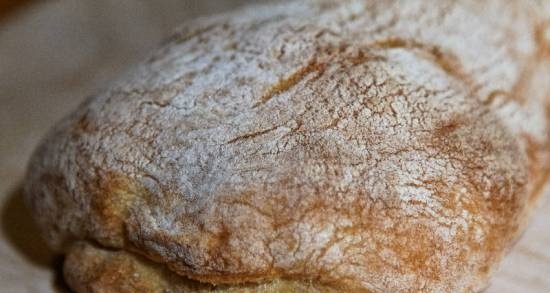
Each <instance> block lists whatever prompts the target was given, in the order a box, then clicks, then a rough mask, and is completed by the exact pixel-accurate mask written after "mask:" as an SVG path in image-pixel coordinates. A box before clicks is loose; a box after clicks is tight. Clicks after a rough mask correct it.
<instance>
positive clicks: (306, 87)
mask: <svg viewBox="0 0 550 293" xmlns="http://www.w3.org/2000/svg"><path fill="white" fill-rule="evenodd" d="M535 3H536V2H529V1H519V0H518V1H498V0H490V1H483V2H482V3H480V2H479V1H473V0H472V1H470V0H462V1H451V0H449V1H435V0H434V1H406V2H405V1H403V2H400V1H375V0H372V1H367V0H346V1H339V2H334V1H321V0H318V1H291V2H288V3H285V4H273V5H268V6H262V7H252V8H248V10H244V11H241V12H235V13H233V14H226V15H221V16H216V17H212V18H206V19H201V20H198V21H196V22H194V23H193V24H188V25H187V26H185V27H184V28H183V29H182V31H181V32H180V33H178V34H176V35H175V36H174V37H173V38H172V39H171V40H170V41H169V42H168V44H166V46H165V47H164V48H163V49H162V50H160V51H158V52H157V53H156V54H155V55H154V56H152V57H151V58H150V59H149V60H148V61H147V62H146V63H144V64H143V65H142V66H140V67H139V68H138V69H137V71H136V72H135V74H134V75H132V76H130V77H127V78H126V79H125V80H123V81H122V82H120V83H119V84H118V85H116V86H114V87H113V88H112V89H111V90H109V91H108V92H106V93H104V94H103V95H101V96H98V97H96V98H93V99H90V100H88V101H87V102H86V103H85V104H83V105H82V106H81V107H80V108H79V109H78V110H77V111H76V112H75V113H73V115H71V116H70V117H68V118H67V119H65V120H64V121H63V122H61V123H60V124H59V125H58V126H57V127H56V128H55V129H54V130H53V131H52V133H51V134H50V135H49V136H48V138H47V139H46V140H45V142H44V143H43V145H42V146H41V148H40V149H39V150H38V151H37V153H36V154H35V156H34V157H33V160H32V162H31V167H30V168H29V176H28V181H27V183H26V187H25V188H26V194H27V197H28V199H29V203H30V204H31V207H32V208H33V210H34V213H35V215H36V216H37V218H39V219H40V220H39V223H40V224H41V226H42V228H43V231H44V233H45V234H46V236H47V238H48V240H49V241H50V243H51V244H52V246H54V247H57V248H59V249H61V250H64V251H67V250H68V249H69V247H71V246H72V245H73V243H74V242H75V240H93V241H95V242H97V243H98V244H99V245H101V246H102V247H106V248H109V249H116V250H118V251H119V252H118V253H119V254H126V255H131V254H130V253H129V252H132V253H136V254H139V255H142V256H144V257H146V258H148V259H150V260H153V261H155V262H160V263H163V264H165V265H166V267H167V268H168V269H169V270H170V271H172V272H174V273H176V274H179V275H181V276H185V277H187V278H190V279H193V280H195V281H202V282H208V283H212V284H229V285H238V284H241V283H245V282H260V283H262V282H263V283H269V282H271V281H270V280H273V279H293V280H302V281H303V282H305V283H308V282H313V283H315V284H324V285H326V286H329V287H331V286H332V287H335V288H336V287H337V288H339V289H341V290H345V291H348V292H377V293H378V292H475V291H478V290H480V289H481V288H483V287H484V286H485V284H486V282H487V279H488V277H489V275H490V273H491V272H492V271H493V270H494V269H495V268H496V266H497V264H498V262H499V260H500V259H501V258H502V256H503V254H504V253H505V251H506V249H507V248H508V247H509V246H510V245H511V243H512V242H513V240H514V238H515V237H516V235H517V234H518V232H519V231H520V230H521V227H522V226H523V225H524V224H525V222H526V215H527V213H528V210H529V206H530V204H532V203H533V201H534V199H535V198H536V196H537V194H538V193H539V192H540V190H541V189H542V186H543V185H544V184H546V182H547V178H548V167H547V166H549V165H550V156H549V155H548V154H549V146H550V143H549V141H550V139H549V138H550V127H549V125H548V120H549V114H548V109H549V108H550V106H549V104H550V103H549V101H548V97H549V93H550V89H549V88H548V84H549V83H548V80H547V79H545V78H541V76H547V75H544V74H541V73H544V72H546V70H547V68H548V67H545V66H541V64H546V63H545V62H548V54H547V53H545V52H547V48H548V43H550V42H547V40H546V39H545V38H544V37H542V36H543V35H545V34H544V33H541V32H540V31H541V30H543V31H544V30H545V28H544V24H545V23H546V22H545V21H544V19H543V16H542V13H543V12H542V11H543V10H537V6H536V5H535ZM497 16H498V17H497ZM464 19H467V20H468V21H463V20H464ZM541 26H542V27H543V28H542V29H541ZM473 32H475V33H473ZM541 52H542V53H541ZM534 72H535V73H534ZM77 251H80V252H78V253H73V254H76V255H81V254H83V255H87V254H86V253H85V251H84V252H82V251H81V250H77ZM99 251H100V250H98V251H94V252H93V253H92V256H90V258H91V259H94V258H95V257H99V256H96V255H103V252H101V253H100V252H99ZM132 257H134V256H132ZM78 259H79V257H72V258H71V257H69V259H68V265H67V266H69V267H78V262H79V261H78ZM109 259H113V258H111V257H109ZM114 259H118V258H117V257H115V258H114ZM126 259H127V258H126V257H123V258H122V259H120V260H119V261H118V260H117V261H114V263H116V264H117V266H120V267H119V268H118V269H116V271H114V272H112V274H114V275H116V274H119V275H120V276H123V275H125V274H128V272H129V271H132V267H131V266H129V265H127V264H128V263H127V261H126ZM103 262H105V260H102V261H101V262H99V263H95V262H91V265H90V268H89V269H86V267H85V266H84V267H83V268H84V269H83V270H82V272H81V273H78V272H79V271H78V270H76V271H75V272H76V273H75V274H76V275H68V278H69V279H72V280H73V281H71V282H70V283H71V284H73V286H74V287H75V288H77V291H79V292H81V291H82V292H88V291H85V290H89V289H86V288H85V287H82V286H86V285H85V284H88V283H93V282H90V281H87V280H89V279H87V278H90V277H92V276H95V274H96V273H95V272H97V271H99V269H98V268H100V267H101V266H102V263H103ZM117 266H114V267H117ZM129 268H130V269H129ZM128 270H129V271H128ZM69 271H71V272H72V271H73V270H69ZM127 271H128V272H127ZM94 278H96V277H94ZM105 278H107V279H105ZM96 279H98V280H100V281H98V282H99V283H100V284H102V285H100V286H106V288H107V287H108V286H113V288H117V290H122V289H121V287H117V286H130V287H129V288H131V289H132V290H141V289H139V288H141V287H140V286H146V285H151V286H153V285H152V284H153V283H154V284H161V283H162V282H160V281H159V282H160V283H159V282H157V281H150V284H149V283H147V284H145V283H143V282H141V281H140V282H138V283H135V284H134V283H131V282H130V283H122V282H121V283H117V282H118V281H117V280H119V279H121V278H116V279H112V280H111V279H110V277H109V275H105V276H103V275H101V276H98V277H97V278H96ZM111 281H112V282H111ZM132 286H133V287H132ZM155 286H157V285H155ZM144 288H146V287H144ZM147 288H148V287H147ZM148 289H150V288H148ZM128 290H130V289H128ZM151 290H152V289H151ZM130 291H131V290H130Z"/></svg>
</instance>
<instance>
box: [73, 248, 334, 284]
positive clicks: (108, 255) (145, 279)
mask: <svg viewBox="0 0 550 293" xmlns="http://www.w3.org/2000/svg"><path fill="white" fill-rule="evenodd" d="M63 271H64V278H65V280H66V281H67V283H68V284H69V285H70V286H71V288H73V289H75V290H76V291H77V292H79V293H97V292H133V293H161V292H163V293H166V292H170V293H336V292H341V290H339V289H338V288H332V287H328V286H322V285H319V284H314V282H312V281H305V280H280V279H275V280H268V281H266V282H262V283H259V284H237V285H217V286H216V285H212V284H209V283H201V282H198V281H195V280H191V279H187V278H185V277H182V276H179V275H177V274H174V273H173V272H171V271H170V270H168V269H166V268H165V267H164V266H162V265H161V264H156V263H154V262H152V261H150V260H148V259H146V258H143V257H140V256H138V255H136V254H133V253H130V252H127V251H119V250H109V249H104V248H101V247H99V246H97V245H93V244H89V243H86V242H77V243H75V244H73V245H72V247H71V248H70V249H69V251H68V253H67V258H66V260H65V262H64V268H63Z"/></svg>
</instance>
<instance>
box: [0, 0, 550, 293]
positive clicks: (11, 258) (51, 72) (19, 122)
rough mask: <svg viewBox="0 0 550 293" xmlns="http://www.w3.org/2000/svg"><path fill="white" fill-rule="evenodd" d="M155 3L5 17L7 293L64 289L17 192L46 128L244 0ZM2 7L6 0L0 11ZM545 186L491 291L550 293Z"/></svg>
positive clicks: (0, 212)
mask: <svg viewBox="0 0 550 293" xmlns="http://www.w3.org/2000/svg"><path fill="white" fill-rule="evenodd" d="M249 1H252V0H249ZM8 2H9V1H8ZM15 2H17V1H15ZM152 2H153V1H151V2H148V1H135V0H80V1H70V0H58V1H43V2H40V3H38V4H36V5H32V6H31V7H26V8H24V9H23V10H22V11H19V13H16V14H12V16H13V17H9V19H8V21H7V22H1V21H0V222H1V225H0V226H1V227H0V292H3V293H4V292H5V293H10V292H14V293H19V292H33V293H34V292H38V293H51V292H63V290H64V288H63V285H62V282H60V278H59V272H58V271H56V270H54V269H52V268H56V267H57V268H58V267H59V265H58V264H59V261H58V260H56V258H55V257H54V256H53V254H52V253H51V252H50V251H49V250H48V248H47V247H46V246H45V244H44V243H43V241H42V240H41V239H40V237H38V235H37V231H36V228H35V227H34V224H33V223H32V221H30V219H29V217H28V212H27V210H26V209H25V207H24V205H23V203H22V201H21V195H20V183H21V180H22V178H23V176H24V170H25V167H26V163H27V160H28V158H29V156H30V154H31V152H32V150H33V149H34V147H35V146H36V144H37V143H38V142H39V140H40V138H41V137H42V136H43V135H44V133H45V132H46V131H47V130H48V128H49V127H50V126H51V125H52V124H53V123H54V122H55V121H56V120H57V119H59V118H60V117H61V116H63V115H64V114H66V113H67V112H68V111H70V110H71V109H73V108H74V107H75V106H76V105H77V104H78V103H79V102H80V101H81V100H82V99H83V98H84V97H86V96H88V95H90V94H93V93H94V92H97V91H98V90H99V89H101V88H103V87H105V86H107V85H108V83H109V80H111V79H112V78H114V77H115V76H117V75H120V74H121V73H123V72H124V71H126V70H127V69H128V67H129V66H131V64H134V63H135V62H137V61H139V60H140V59H142V58H143V56H144V55H146V54H147V52H148V51H149V50H151V49H152V48H153V47H155V46H156V44H157V43H158V42H159V41H160V39H161V38H163V37H164V36H165V35H166V34H167V33H168V32H169V31H170V29H171V27H173V26H174V25H175V24H177V23H180V22H181V21H183V20H185V19H188V18H190V17H192V16H195V15H197V14H204V13H207V12H209V11H215V10H222V9H226V8H228V7H232V6H233V5H235V4H242V3H244V2H246V0H229V1H225V2H221V1H219V0H201V1H198V0H197V1H190V0H187V1H181V0H162V1H156V2H155V3H154V5H152V4H150V3H152ZM2 7H3V6H2V1H1V0H0V15H1V13H2V12H1V9H2ZM10 9H11V8H10ZM12 11H13V10H12ZM114 15H117V17H114ZM549 191H550V190H549ZM548 193H549V192H546V195H545V196H543V197H542V198H541V200H540V201H539V204H538V208H537V209H536V210H535V212H534V217H533V221H532V222H531V224H530V226H529V229H528V230H527V232H526V233H525V235H524V236H523V238H522V239H521V240H520V241H519V242H518V244H517V245H516V246H515V247H514V249H513V250H512V251H511V252H510V255H509V256H508V257H507V258H506V259H505V261H504V263H503V266H502V269H501V270H500V272H498V273H497V275H496V276H495V278H494V279H493V281H492V284H491V286H490V287H489V288H488V289H487V292H488V293H549V292H550V195H549V194H548Z"/></svg>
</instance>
